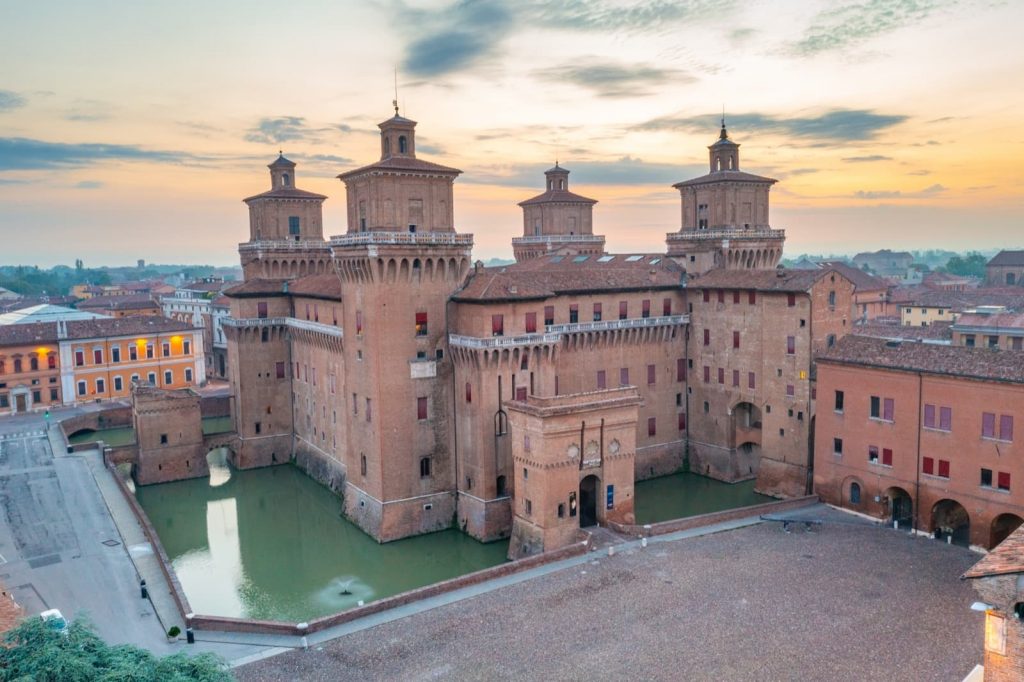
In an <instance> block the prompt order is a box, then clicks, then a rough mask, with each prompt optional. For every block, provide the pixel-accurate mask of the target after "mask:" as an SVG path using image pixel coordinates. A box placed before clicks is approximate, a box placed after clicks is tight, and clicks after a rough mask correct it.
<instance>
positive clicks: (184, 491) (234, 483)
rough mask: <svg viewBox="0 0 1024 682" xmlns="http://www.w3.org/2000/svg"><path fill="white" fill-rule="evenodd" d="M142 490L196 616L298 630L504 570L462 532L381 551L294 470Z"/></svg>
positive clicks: (493, 553)
mask: <svg viewBox="0 0 1024 682" xmlns="http://www.w3.org/2000/svg"><path fill="white" fill-rule="evenodd" d="M213 464H214V462H212V461H211V479H210V480H207V479H205V478H204V479H194V480H191V481H178V482H175V483H165V484H162V485H155V486H142V487H140V488H139V489H138V491H137V492H136V495H137V497H138V500H139V503H140V504H141V505H142V507H143V509H145V510H146V514H147V515H148V516H149V518H150V521H151V522H152V523H153V526H154V528H155V529H156V531H157V534H158V535H159V536H160V540H161V542H162V543H163V545H164V548H165V549H166V550H167V554H168V555H169V557H170V558H171V561H172V563H173V564H174V568H175V571H176V572H177V574H178V577H179V579H180V580H181V584H182V586H183V588H184V590H185V594H186V595H187V596H188V599H189V602H190V603H191V605H192V608H193V609H194V610H195V611H196V612H198V613H208V614H215V615H223V616H236V617H248V618H265V619H273V620H289V621H300V620H307V619H310V618H314V617H316V616H320V615H325V614H328V613H333V612H335V611H339V610H342V609H345V608H348V607H351V606H355V605H356V604H357V603H358V602H359V601H360V600H362V601H364V602H369V601H371V600H373V599H380V598H381V597H385V596H390V595H392V594H397V593H399V592H403V591H405V590H409V589H413V588H415V587H421V586H423V585H428V584H431V583H434V582H437V581H440V580H446V579H448V578H452V577H455V576H457V575H461V574H464V573H468V572H470V571H475V570H479V569H481V568H486V567H488V566H494V565H497V564H500V563H502V562H503V561H504V559H505V552H506V550H507V543H505V542H498V543H491V544H487V545H484V544H481V543H478V542H477V541H475V540H473V539H472V538H470V537H469V536H466V535H464V534H463V533H460V532H458V531H455V530H450V531H444V532H441V533H433V534H430V535H425V536H420V537H416V538H409V539H407V540H401V541H398V542H392V543H388V544H385V545H381V544H378V543H377V542H376V541H374V540H373V539H372V538H370V537H369V536H368V535H366V534H365V533H363V532H362V531H361V530H359V529H358V528H356V527H355V526H354V525H352V524H351V523H349V522H348V521H347V520H345V519H344V518H343V517H342V516H341V502H340V500H339V499H338V498H337V497H335V496H334V495H333V494H332V493H330V491H328V490H326V489H325V488H323V487H321V486H320V485H318V484H317V483H315V482H313V481H312V480H311V479H309V478H308V477H307V476H306V475H305V474H303V473H302V472H301V471H299V470H298V469H296V468H294V467H292V466H279V467H272V468H267V469H256V470H249V471H228V472H227V473H226V475H227V478H226V479H225V478H222V476H223V474H222V473H219V474H217V476H214V475H213V469H214V468H215V467H214V466H212V465H213Z"/></svg>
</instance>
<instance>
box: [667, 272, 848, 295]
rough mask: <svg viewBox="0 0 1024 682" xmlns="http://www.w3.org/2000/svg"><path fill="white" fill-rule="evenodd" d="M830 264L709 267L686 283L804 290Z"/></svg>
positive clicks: (701, 286)
mask: <svg viewBox="0 0 1024 682" xmlns="http://www.w3.org/2000/svg"><path fill="white" fill-rule="evenodd" d="M830 272H834V270H833V269H832V268H822V269H821V270H790V269H786V268H779V269H775V270H726V269H725V268H719V269H717V270H711V271H709V272H707V273H705V274H703V275H701V276H700V277H696V278H694V279H691V280H690V281H689V282H688V283H687V287H688V288H690V289H754V290H756V291H807V290H809V289H810V288H811V285H813V284H814V283H815V282H817V281H818V280H819V279H821V278H822V277H824V276H825V275H827V274H828V273H830Z"/></svg>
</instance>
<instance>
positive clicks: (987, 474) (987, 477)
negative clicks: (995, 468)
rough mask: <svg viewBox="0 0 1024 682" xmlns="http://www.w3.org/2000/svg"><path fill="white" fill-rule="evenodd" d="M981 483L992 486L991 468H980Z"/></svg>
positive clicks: (983, 485)
mask: <svg viewBox="0 0 1024 682" xmlns="http://www.w3.org/2000/svg"><path fill="white" fill-rule="evenodd" d="M981 485H982V487H985V488H991V487H992V470H991V469H982V470H981Z"/></svg>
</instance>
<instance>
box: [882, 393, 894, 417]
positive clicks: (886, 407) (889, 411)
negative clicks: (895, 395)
mask: <svg viewBox="0 0 1024 682" xmlns="http://www.w3.org/2000/svg"><path fill="white" fill-rule="evenodd" d="M895 414H896V401H895V400H893V399H892V398H886V399H885V400H883V401H882V419H884V420H886V421H890V422H891V421H894V419H895V417H894V415H895Z"/></svg>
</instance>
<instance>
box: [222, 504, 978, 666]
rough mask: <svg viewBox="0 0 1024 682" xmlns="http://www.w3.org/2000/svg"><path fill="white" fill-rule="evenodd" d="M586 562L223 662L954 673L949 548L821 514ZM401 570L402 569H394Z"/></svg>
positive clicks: (971, 626)
mask: <svg viewBox="0 0 1024 682" xmlns="http://www.w3.org/2000/svg"><path fill="white" fill-rule="evenodd" d="M814 515H815V516H816V517H818V518H823V519H825V520H826V523H825V524H824V525H823V526H821V527H819V528H818V529H817V530H816V531H815V532H812V533H806V532H804V531H803V528H802V526H800V527H799V528H798V529H796V530H794V531H793V532H792V533H789V534H787V533H784V532H783V531H782V529H781V527H780V525H779V524H774V523H766V524H761V525H757V526H751V527H747V528H742V529H739V530H733V531H728V532H723V533H718V534H715V535H708V536H703V537H698V538H691V539H685V540H679V541H672V542H663V543H652V544H651V545H650V546H649V547H648V548H647V549H636V550H632V551H628V552H619V553H617V554H616V555H615V556H614V557H607V556H605V555H601V556H597V555H595V556H594V557H593V559H592V560H591V561H589V562H587V563H586V564H583V565H581V566H577V567H574V568H568V569H566V570H563V571H558V572H556V573H553V574H551V575H547V576H544V577H542V578H538V579H534V580H529V581H526V582H523V583H519V584H517V585H512V586H509V587H504V588H501V589H497V590H494V591H492V592H488V593H486V594H483V595H480V596H477V597H473V598H471V599H467V600H464V601H461V602H457V603H454V604H451V605H448V606H445V607H441V608H438V609H434V610H431V611H427V612H425V613H421V614H418V615H414V616H410V617H408V618H404V619H400V620H396V621H393V622H391V623H388V624H385V625H381V626H378V627H374V628H370V629H367V630H364V631H362V632H358V633H356V634H353V635H349V636H347V637H343V638H341V639H338V640H334V641H332V642H329V643H327V644H325V645H324V646H323V647H322V649H321V650H317V649H316V648H314V649H311V650H309V651H306V652H303V651H293V652H289V653H287V654H283V655H280V656H276V657H274V658H270V659H266V660H264V661H260V662H258V663H254V664H251V665H248V666H245V667H242V668H239V669H238V670H237V671H236V673H237V674H238V677H239V679H240V680H243V681H252V682H254V681H257V680H296V679H302V680H339V679H363V680H394V679H402V680H428V679H429V680H432V679H460V680H467V679H468V680H494V679H545V680H548V679H551V680H555V679H557V680H562V679H567V680H577V679H579V680H583V679H591V680H605V679H654V680H680V679H716V680H882V679H884V680H915V681H918V680H957V681H959V680H961V679H962V678H963V677H964V675H966V674H967V673H968V672H969V671H970V670H971V668H972V667H973V666H974V665H975V664H976V663H979V662H980V661H981V655H982V650H981V647H982V618H981V616H980V615H979V614H976V613H973V612H971V611H970V609H969V606H970V604H971V602H972V601H974V600H975V596H974V592H973V590H972V589H971V587H970V585H969V584H967V583H966V582H963V581H961V580H959V576H960V574H961V573H963V571H964V570H966V569H967V567H969V566H970V565H972V564H973V563H974V562H976V561H977V560H978V559H979V555H977V554H974V553H972V552H969V551H967V550H965V549H962V548H959V547H953V546H947V545H944V544H941V543H938V542H935V541H933V540H928V539H924V538H913V537H911V536H909V535H907V534H904V533H901V532H897V531H893V530H890V529H886V528H882V527H877V526H871V525H868V524H866V523H864V522H861V521H860V520H859V519H857V518H855V517H852V516H849V515H847V514H843V513H841V512H836V511H833V510H829V509H824V508H819V509H817V510H816V511H815V512H814ZM410 570H415V567H414V566H410Z"/></svg>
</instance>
